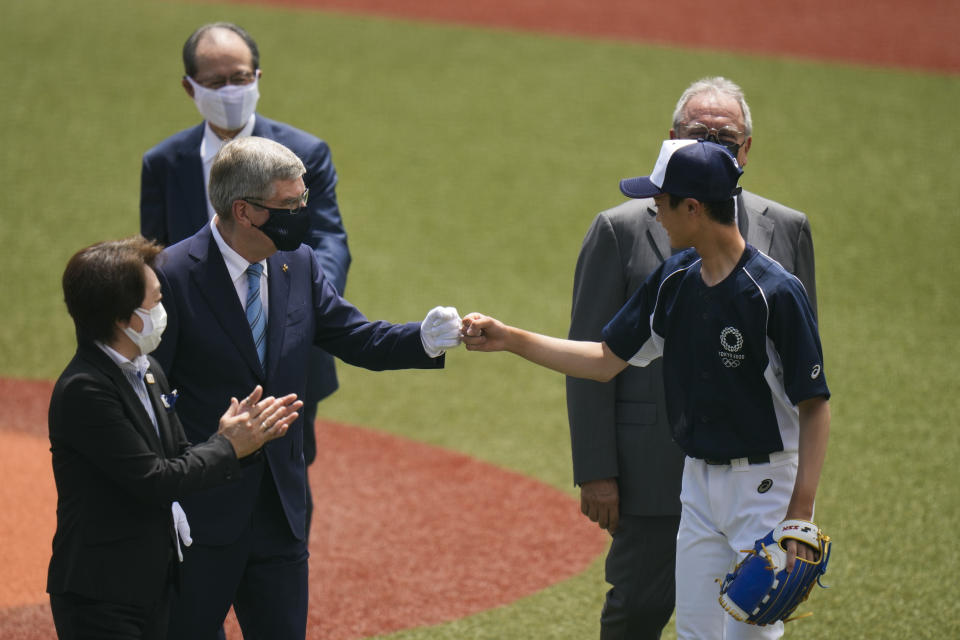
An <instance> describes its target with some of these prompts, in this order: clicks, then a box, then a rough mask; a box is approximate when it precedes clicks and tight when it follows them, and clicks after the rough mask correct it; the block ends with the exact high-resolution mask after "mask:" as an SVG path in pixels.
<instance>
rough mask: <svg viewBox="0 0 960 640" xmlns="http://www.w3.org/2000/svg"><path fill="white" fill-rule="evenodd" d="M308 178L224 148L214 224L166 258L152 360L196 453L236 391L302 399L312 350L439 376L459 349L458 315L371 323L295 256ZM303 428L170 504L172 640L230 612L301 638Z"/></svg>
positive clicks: (304, 258) (274, 150)
mask: <svg viewBox="0 0 960 640" xmlns="http://www.w3.org/2000/svg"><path fill="white" fill-rule="evenodd" d="M305 171H306V169H305V168H304V165H303V163H302V162H301V161H300V159H299V158H298V157H297V156H296V155H295V154H294V153H292V152H291V151H290V150H289V149H287V148H286V147H284V146H283V145H281V144H278V143H276V142H274V141H272V140H267V139H266V138H260V137H257V136H248V137H245V138H239V139H236V140H233V141H231V142H229V143H228V144H226V145H225V146H224V147H223V149H221V150H220V152H219V153H218V154H217V157H216V159H215V160H214V163H213V166H212V167H211V169H210V199H211V200H212V202H213V206H214V208H215V209H216V212H217V213H216V215H215V216H214V217H213V220H212V221H211V222H210V223H209V224H207V225H205V226H204V227H203V228H202V229H201V230H200V231H198V232H197V233H195V234H194V235H193V236H191V237H190V238H188V239H187V240H185V241H183V242H180V243H177V244H175V245H173V246H172V247H169V248H167V250H166V251H165V252H164V253H163V256H162V257H163V259H162V260H161V261H160V264H161V266H160V270H159V272H158V276H159V279H160V282H161V284H162V287H163V300H164V306H165V307H166V308H167V316H168V321H167V329H166V332H165V333H164V335H163V341H162V342H161V343H160V346H159V347H158V348H157V351H156V358H157V360H158V362H159V363H160V365H161V366H162V367H163V369H164V370H165V371H167V373H168V376H169V378H170V383H171V384H172V385H173V386H174V387H175V388H177V389H179V392H180V400H179V402H178V404H177V408H178V410H179V412H180V418H181V420H182V421H183V426H184V430H185V431H186V434H187V437H188V438H190V440H192V441H194V442H198V441H202V440H204V439H205V438H206V437H207V435H208V432H209V429H210V420H211V415H212V414H211V412H214V413H216V412H217V410H218V408H220V407H221V406H222V405H224V404H226V403H225V401H224V399H229V398H230V397H231V396H236V395H237V394H238V393H240V390H244V389H249V388H252V387H253V386H254V385H256V384H260V385H262V386H263V388H264V393H266V394H272V395H277V394H278V392H279V390H281V389H282V390H284V391H283V392H282V393H283V394H288V393H296V394H298V395H299V394H301V393H303V389H304V386H305V385H306V379H307V370H308V367H309V347H310V346H311V345H316V346H319V347H323V348H324V349H325V350H326V351H328V352H329V353H331V354H333V355H335V356H336V357H338V358H340V359H341V360H343V361H344V362H346V363H348V364H352V365H354V366H358V367H364V368H367V369H372V370H385V369H406V368H420V369H439V368H441V367H443V365H444V358H443V357H442V356H443V353H444V351H445V350H446V349H448V348H452V347H455V346H456V345H457V344H459V341H460V340H459V337H460V318H459V316H458V315H457V311H456V309H453V308H451V307H436V308H434V309H433V310H431V311H430V312H429V313H428V314H427V317H426V318H425V319H424V320H423V322H410V323H406V324H390V323H388V322H384V321H378V322H371V321H369V320H367V318H366V317H364V315H363V314H362V313H361V312H360V311H359V310H358V309H356V308H355V307H354V306H353V305H351V304H350V303H349V302H347V301H346V300H344V299H343V298H342V297H340V295H338V293H337V291H336V288H335V287H334V286H333V284H332V283H331V282H330V279H329V278H328V277H327V275H326V273H325V272H324V271H323V269H322V268H321V267H320V265H319V262H318V261H317V257H316V254H314V253H313V252H312V251H311V250H310V248H309V247H306V246H303V245H301V244H300V241H301V239H302V236H303V234H304V233H306V230H307V226H308V225H307V224H305V222H306V221H307V216H308V215H309V214H308V213H307V210H306V203H307V202H309V198H310V197H312V194H311V193H308V190H307V187H306V184H305V181H304V179H303V176H304V173H305ZM219 410H222V408H220V409H219ZM216 415H219V413H217V414H216ZM215 422H216V420H215V419H214V423H215ZM303 428H304V424H303V421H302V420H297V421H296V422H294V423H293V424H292V425H291V426H290V429H289V431H288V433H287V437H286V438H285V439H283V440H278V441H276V442H275V443H271V444H276V445H277V446H269V445H268V446H267V447H264V449H263V455H262V456H260V457H259V458H258V459H257V460H255V461H254V463H252V464H250V465H249V466H247V467H246V468H244V469H243V471H242V476H241V478H240V479H239V481H238V482H237V483H236V484H235V485H231V486H229V487H222V488H218V489H214V490H212V491H204V492H201V493H197V494H194V495H193V496H191V497H189V498H188V499H185V500H182V501H181V503H182V505H183V509H184V511H186V514H187V518H188V520H189V522H190V529H191V535H192V537H193V544H192V546H191V547H190V548H189V550H188V551H187V552H185V553H184V563H183V578H184V579H183V589H182V591H181V594H180V598H179V599H178V600H177V602H176V603H175V605H174V614H173V616H172V618H171V623H170V633H169V636H168V637H169V638H170V640H191V639H194V638H196V639H197V640H209V639H211V638H214V637H216V634H217V630H218V629H219V627H220V625H221V624H222V622H223V620H224V617H225V616H226V614H227V611H228V610H229V608H230V605H231V604H232V605H233V608H234V612H235V613H236V615H237V620H238V621H239V623H240V626H241V628H242V629H243V634H244V637H246V638H271V639H275V640H303V638H304V635H305V633H306V623H307V587H308V582H307V556H308V553H307V541H306V528H305V526H304V525H305V521H306V504H305V491H306V468H305V466H304V459H303V454H302V447H303ZM321 570H322V568H321Z"/></svg>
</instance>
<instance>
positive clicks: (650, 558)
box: [567, 77, 817, 640]
mask: <svg viewBox="0 0 960 640" xmlns="http://www.w3.org/2000/svg"><path fill="white" fill-rule="evenodd" d="M670 138H671V139H672V138H685V139H697V140H710V141H711V142H716V143H718V144H721V145H723V146H725V147H727V149H728V150H729V151H730V153H731V154H733V156H734V157H735V158H736V159H737V162H738V163H739V164H740V166H741V167H744V166H746V164H747V153H748V152H749V151H750V145H751V143H752V141H753V123H752V120H751V116H750V107H749V106H748V105H747V101H746V99H745V98H744V95H743V91H742V90H741V89H740V87H738V86H737V85H736V84H734V83H733V82H731V81H730V80H728V79H726V78H722V77H715V78H704V79H702V80H699V81H697V82H694V83H693V84H691V85H690V86H689V87H688V88H687V90H686V91H684V93H683V95H682V96H680V99H679V101H678V102H677V106H676V109H675V111H674V114H673V127H672V128H671V129H670ZM734 202H735V216H736V221H737V226H738V228H739V230H740V234H741V235H742V236H743V237H744V238H745V239H746V240H747V242H749V243H750V244H752V245H753V246H755V247H757V249H759V250H760V251H762V252H764V253H766V254H767V255H769V256H770V257H772V258H773V259H775V260H777V261H778V262H780V264H782V265H783V267H784V268H785V269H786V270H787V271H789V272H790V273H792V274H794V275H796V276H797V277H798V278H799V279H800V281H801V282H802V283H803V286H804V287H805V288H806V291H807V296H808V297H809V299H810V304H811V306H812V307H813V310H814V312H816V308H817V298H816V290H815V283H814V271H813V242H812V240H811V235H810V223H809V222H808V221H807V217H806V216H805V215H804V214H802V213H800V212H799V211H794V210H793V209H790V208H788V207H785V206H783V205H781V204H779V203H776V202H773V201H772V200H767V199H766V198H762V197H760V196H758V195H756V194H753V193H750V192H749V191H743V192H742V193H741V194H740V195H739V196H737V197H736V198H735V200H734ZM656 214H657V208H656V205H655V204H654V202H653V199H652V198H644V199H639V200H629V201H628V202H625V203H623V204H621V205H619V206H617V207H614V208H613V209H610V210H608V211H604V212H601V213H600V214H598V215H597V217H596V218H595V219H594V221H593V224H592V225H591V227H590V229H589V231H587V235H586V237H585V238H584V240H583V247H582V249H581V250H580V257H579V259H578V260H577V268H576V274H575V276H574V284H573V307H572V313H571V322H570V334H569V335H570V339H572V340H599V339H600V337H601V332H602V330H603V327H604V325H605V324H606V323H607V322H608V321H609V320H610V318H612V317H613V316H614V314H615V313H616V312H617V310H618V309H620V307H621V306H623V304H624V303H625V302H626V301H627V300H628V299H630V297H631V296H632V295H633V292H634V291H636V289H637V288H638V287H639V286H640V285H641V284H643V281H644V280H645V279H646V277H647V275H649V274H650V272H651V271H653V270H654V269H656V268H657V267H658V266H659V265H660V263H661V262H663V261H664V260H665V259H666V258H669V257H670V255H671V250H670V242H669V239H668V237H667V232H666V231H665V230H664V228H663V227H662V226H661V225H660V223H659V222H657V220H656ZM567 413H568V417H569V421H570V436H571V448H572V452H573V479H574V482H575V483H576V484H577V485H579V486H580V508H581V510H582V511H583V513H584V514H585V515H586V516H588V517H589V518H590V519H591V520H593V521H594V522H596V523H598V524H599V525H600V527H601V528H603V529H607V530H608V531H609V532H610V533H611V534H612V535H613V542H612V543H611V546H610V552H609V554H608V555H607V562H606V579H607V582H608V583H609V584H610V585H611V588H610V590H609V591H608V592H607V597H606V602H605V603H604V606H603V613H602V614H601V617H600V637H601V639H602V640H619V639H622V638H623V639H625V638H629V639H631V640H655V639H657V638H659V637H660V632H661V630H662V629H663V627H664V625H666V624H667V622H668V621H669V620H670V615H671V613H672V612H673V608H674V592H675V583H674V561H675V558H676V544H677V528H678V526H679V523H680V478H681V474H682V472H683V464H684V462H683V461H684V457H683V453H682V452H681V451H680V448H679V447H678V446H677V444H676V443H675V442H673V440H672V439H671V435H670V427H669V425H668V423H667V412H666V398H665V396H664V391H663V370H662V362H661V361H656V362H654V363H652V364H651V365H650V366H648V367H628V368H627V369H626V370H625V371H624V372H623V373H621V374H620V375H618V376H617V377H616V378H615V379H614V380H612V381H610V382H607V383H599V382H592V381H589V380H580V379H576V378H568V379H567ZM718 589H719V587H718ZM718 593H719V591H718Z"/></svg>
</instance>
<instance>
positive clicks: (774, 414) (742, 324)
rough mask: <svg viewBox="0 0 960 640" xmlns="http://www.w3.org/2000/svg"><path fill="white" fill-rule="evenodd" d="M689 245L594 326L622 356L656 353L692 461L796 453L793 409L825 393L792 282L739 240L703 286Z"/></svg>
mask: <svg viewBox="0 0 960 640" xmlns="http://www.w3.org/2000/svg"><path fill="white" fill-rule="evenodd" d="M700 267H701V258H700V256H699V254H697V252H696V251H694V250H693V249H688V250H686V251H683V252H681V253H678V254H676V255H674V256H672V257H670V258H669V259H668V260H667V261H666V262H664V263H663V264H662V265H661V266H660V267H659V268H658V269H657V270H656V271H654V272H653V273H651V274H650V277H649V278H647V280H646V282H645V283H644V284H643V285H642V286H641V287H640V288H639V289H638V290H637V291H636V293H634V295H633V297H632V298H631V299H630V300H628V301H627V303H626V304H625V305H624V306H623V308H621V309H620V311H619V312H617V315H616V316H615V317H614V318H613V319H612V320H611V321H610V322H609V323H608V324H607V326H606V327H604V329H603V339H604V341H605V342H606V343H607V345H608V346H609V347H610V349H611V350H612V351H613V352H614V353H615V354H617V356H619V357H620V358H622V359H623V360H626V361H628V362H629V363H630V364H632V365H635V366H646V365H647V364H649V363H650V362H652V361H653V360H655V359H656V358H658V357H663V376H664V388H665V390H666V395H667V418H668V420H669V422H670V424H671V426H672V429H673V437H674V439H675V440H676V441H677V444H678V445H680V447H681V448H682V449H683V451H684V453H686V454H687V455H688V456H691V457H694V458H740V457H746V456H752V455H762V454H768V453H773V452H775V451H796V450H797V444H798V440H799V432H800V424H799V410H798V408H797V405H798V404H799V403H800V402H801V401H803V400H807V399H809V398H813V397H816V396H823V397H825V398H829V397H830V391H829V389H828V388H827V382H826V378H825V376H824V372H823V353H822V349H821V346H820V336H819V334H818V332H817V323H816V319H815V318H814V315H813V311H812V309H811V307H810V303H809V301H808V299H807V295H806V292H805V291H804V289H803V285H802V284H801V283H800V281H799V280H798V279H797V278H796V277H795V276H793V275H791V274H790V273H788V272H787V271H786V270H784V268H783V267H782V266H780V264H779V263H777V262H776V261H775V260H773V259H772V258H770V257H769V256H767V255H765V254H763V253H761V252H759V251H757V249H756V248H754V247H753V246H751V245H749V244H748V245H747V247H746V250H745V251H744V253H743V256H742V257H741V258H740V261H739V262H738V263H737V266H736V267H735V268H734V270H733V271H732V272H731V273H730V275H729V276H728V277H727V278H725V279H724V280H723V281H722V282H720V283H718V284H716V285H714V286H712V287H708V286H706V285H705V284H704V282H703V279H702V278H701V276H700Z"/></svg>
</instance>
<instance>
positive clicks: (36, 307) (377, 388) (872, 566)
mask: <svg viewBox="0 0 960 640" xmlns="http://www.w3.org/2000/svg"><path fill="white" fill-rule="evenodd" d="M0 15H2V16H3V18H2V20H0V54H2V59H3V60H4V68H3V70H2V72H0V97H2V99H0V122H3V126H4V136H3V144H2V145H0V169H2V170H0V202H2V204H0V210H2V212H3V213H2V224H0V246H2V247H3V248H4V249H3V252H2V253H0V272H2V274H3V275H2V278H0V287H2V297H3V299H4V300H5V301H6V304H5V305H4V317H3V321H2V322H0V375H2V376H12V377H25V378H41V379H51V378H54V377H55V376H56V375H57V374H58V373H59V371H60V370H61V369H62V367H63V366H64V365H65V363H66V362H67V360H68V359H69V357H70V356H71V354H72V351H73V346H74V339H73V332H72V325H71V323H70V321H69V318H68V317H67V314H66V312H65V309H64V307H63V303H62V301H61V294H60V288H59V287H60V283H59V278H60V275H61V273H62V270H63V266H64V265H65V263H66V260H67V259H68V257H69V256H70V255H71V254H72V253H73V252H74V251H76V250H77V249H79V248H81V247H83V246H85V245H87V244H90V243H93V242H96V241H99V240H103V239H108V238H117V237H122V236H125V235H130V234H132V233H135V232H136V231H137V230H138V199H139V171H140V156H141V155H142V153H143V152H144V151H145V150H146V149H147V148H149V147H150V146H152V145H153V144H155V143H156V142H158V141H159V140H161V139H162V138H164V137H166V136H167V135H169V134H171V133H172V132H174V131H177V130H180V129H183V128H186V127H188V126H191V125H193V124H195V123H196V122H198V121H199V117H198V114H197V113H196V109H195V108H194V106H193V104H192V102H191V101H190V100H189V99H188V98H187V97H186V96H185V95H184V93H183V91H182V89H181V88H180V86H179V82H180V76H181V74H182V67H181V65H180V62H179V55H180V47H181V45H182V43H183V40H184V39H185V38H186V36H187V35H188V34H189V33H190V31H191V30H192V29H193V28H194V27H196V26H197V25H198V24H201V23H203V22H207V21H212V20H219V19H226V20H232V21H235V22H238V23H240V24H242V25H244V26H246V27H247V28H248V29H249V30H250V31H251V32H252V33H253V34H254V36H255V37H256V38H257V40H258V43H259V44H260V48H261V52H262V65H263V69H264V76H263V80H262V83H261V93H262V95H263V97H262V99H261V102H260V111H261V112H262V113H264V114H265V115H268V116H269V117H272V118H275V119H279V120H283V121H286V122H289V123H292V124H294V125H296V126H299V127H300V128H303V129H306V130H308V131H311V132H313V133H315V134H317V135H320V136H321V137H323V138H325V139H326V140H327V141H328V142H329V143H330V145H331V147H332V149H333V154H334V162H335V163H336V166H337V169H338V171H339V176H340V184H339V188H338V194H339V198H340V203H341V209H342V212H343V216H344V220H345V223H346V227H347V231H348V233H349V236H350V245H351V249H352V252H353V257H354V262H353V267H352V268H351V270H350V275H349V280H348V285H347V297H348V298H349V299H350V300H352V301H353V302H354V303H356V304H357V305H358V306H359V307H360V308H361V309H363V310H364V311H365V312H366V313H367V315H368V316H370V317H375V318H385V319H390V320H396V321H407V320H419V319H420V318H422V317H423V315H424V314H425V313H426V312H427V310H429V309H430V308H431V307H433V306H435V305H440V304H442V305H454V306H456V307H457V308H458V309H459V310H460V312H461V313H466V312H468V311H474V310H478V311H483V312H485V313H489V314H492V315H495V316H497V317H499V318H501V319H503V320H504V321H506V322H509V323H511V324H517V325H519V326H523V327H525V328H529V329H534V330H537V331H541V332H545V333H549V334H552V335H563V334H565V332H566V329H567V321H568V316H569V309H570V293H571V281H572V276H573V269H574V264H575V261H576V257H577V252H578V250H579V247H580V242H581V240H582V237H583V234H584V232H585V231H586V229H587V226H588V225H589V223H590V221H591V219H592V218H593V216H594V215H595V214H596V212H598V211H600V210H601V209H604V208H607V207H611V206H614V205H616V204H618V203H619V202H620V201H621V200H622V199H621V197H620V195H619V192H618V190H617V181H618V180H619V179H620V178H622V177H626V176H630V175H641V174H646V173H649V170H650V169H651V168H652V166H653V161H654V160H655V158H656V154H657V152H658V149H659V145H660V141H661V140H662V139H663V138H664V137H666V135H667V131H668V129H669V127H670V118H671V115H672V111H673V107H674V104H675V101H676V99H677V97H678V96H679V94H680V93H681V92H682V90H683V89H684V88H685V86H686V85H687V84H688V83H689V82H690V81H692V80H694V79H696V78H698V77H701V76H704V75H714V74H722V75H727V76H729V77H731V78H733V79H734V80H736V81H738V82H739V83H740V84H741V85H742V86H743V87H744V89H745V90H746V92H747V96H748V99H749V101H750V103H751V106H752V108H753V112H754V129H755V131H754V133H755V138H754V146H753V150H752V151H751V153H750V162H749V164H748V166H747V168H746V174H745V176H744V178H743V180H742V184H743V185H744V186H745V187H746V188H748V189H750V190H752V191H755V192H758V193H760V194H762V195H765V196H767V197H770V198H773V199H776V200H779V201H781V202H783V203H785V204H788V205H791V206H793V207H795V208H798V209H801V210H803V211H805V212H806V213H807V214H808V215H809V217H810V220H811V223H812V226H813V233H814V241H815V244H816V255H817V279H818V293H819V311H820V320H821V333H822V337H823V344H824V350H825V358H826V369H825V371H826V374H827V377H828V380H829V383H830V386H831V389H832V391H833V393H834V396H833V399H832V401H831V406H832V411H833V433H832V437H831V443H830V450H829V453H828V457H827V462H826V467H825V470H824V474H823V479H822V482H821V489H820V492H819V500H818V512H817V519H818V521H819V523H820V524H821V525H822V526H823V527H824V529H825V530H826V531H827V533H829V534H830V535H831V536H832V537H833V538H834V541H835V546H834V553H833V557H832V560H831V565H830V571H829V572H828V575H827V580H826V582H827V583H828V584H830V585H831V586H832V588H831V589H830V590H829V591H818V592H816V593H814V595H813V596H812V598H811V602H810V606H808V607H807V608H808V609H811V610H814V611H815V612H816V615H815V616H814V617H813V618H811V619H808V620H804V621H801V622H797V623H792V624H791V625H790V629H791V631H789V633H788V635H794V634H796V635H800V634H803V635H806V636H808V637H816V638H844V639H858V638H864V639H871V640H876V639H885V638H890V639H898V638H931V639H933V638H935V639H942V638H947V637H952V634H955V633H956V624H957V622H960V604H958V603H960V587H958V586H957V584H958V582H957V580H956V575H957V574H958V572H960V552H958V550H957V546H956V544H955V542H954V536H953V532H954V531H956V530H958V529H960V515H958V506H960V488H958V487H960V477H958V475H960V474H958V471H957V464H956V459H957V458H958V456H960V435H958V434H960V430H958V428H957V424H956V421H957V414H958V409H960V399H958V398H960V382H958V381H960V358H958V356H960V349H958V341H957V337H956V331H957V328H958V322H957V318H958V317H960V301H958V300H960V297H958V293H960V291H958V289H960V286H958V280H960V260H958V256H957V249H956V244H957V242H958V240H960V216H958V202H960V180H958V179H957V174H958V170H960V160H958V157H957V149H958V147H960V128H958V126H957V123H956V116H955V114H956V110H957V104H958V103H960V78H958V77H957V76H945V75H936V74H926V73H908V72H904V71H885V70H879V69H869V68H863V67H853V66H845V65H831V64H824V63H812V62H801V61H791V60H784V59H770V58H759V57H748V56H740V55H732V54H724V53H711V52H703V51H697V52H692V51H684V50H680V49H668V48H656V47H646V46H641V45H639V44H637V45H631V44H624V43H612V42H601V41H590V40H577V39H572V38H557V37H546V36H540V35H533V34H521V33H512V32H506V31H491V30H483V29H473V28H461V27H452V26H438V25H420V24H415V23H412V22H403V21H391V20H384V19H378V18H359V17H347V16H342V15H337V14H331V13H322V12H306V11H302V12H298V11H293V10H270V9H267V8H262V7H255V6H248V5H217V4H185V3H180V2H167V1H160V0H142V1H139V2H126V1H120V0H87V1H85V2H83V3H64V2H56V1H54V0H31V1H30V2H25V1H21V0H0ZM339 371H340V376H341V390H340V391H339V392H338V393H337V394H336V395H335V396H333V397H332V398H331V399H330V400H328V401H327V402H325V403H324V404H323V405H322V406H321V410H320V414H321V416H322V417H326V418H329V419H334V420H338V421H343V422H348V423H353V424H362V425H367V426H371V427H374V428H377V429H382V430H386V431H390V432H393V433H396V434H399V435H402V436H406V437H409V438H414V439H417V440H421V441H425V442H429V443H432V444H436V445H440V446H444V447H449V448H452V449H457V450H460V451H464V452H467V453H469V454H472V455H475V456H477V457H479V458H483V459H485V460H489V461H492V462H494V463H496V464H499V465H502V466H505V467H509V468H512V469H516V470H519V471H521V472H523V473H526V474H528V475H531V476H534V477H536V478H539V479H541V480H543V481H544V482H547V483H549V484H551V485H554V486H557V487H560V488H562V489H564V490H566V491H568V492H569V493H570V494H571V495H575V492H574V490H573V487H572V486H571V482H570V468H569V467H570V463H569V442H568V435H567V425H566V416H565V405H564V386H563V378H562V377H561V376H559V375H558V374H555V373H551V372H548V371H545V370H541V369H538V368H535V367H534V366H532V365H528V364H526V363H524V362H521V361H519V360H518V359H516V358H514V357H512V356H508V355H504V354H491V355H487V354H470V353H467V352H465V351H462V350H459V351H456V352H453V353H451V354H450V355H449V356H448V361H447V369H446V371H444V372H440V373H438V372H422V371H417V372H397V373H371V372H367V371H362V370H357V369H351V368H349V367H347V366H340V368H339ZM505 526H509V523H506V524H505ZM604 588H605V587H604V583H603V578H602V561H601V560H600V559H598V560H597V562H595V563H594V564H593V565H592V566H591V568H590V569H588V570H587V571H586V572H585V573H584V574H582V575H580V576H577V577H574V578H572V579H570V580H568V581H565V582H563V583H560V584H558V585H555V586H553V587H551V588H549V589H547V590H545V591H543V592H541V593H538V594H534V595H532V596H530V597H528V598H525V599H523V600H521V601H519V602H517V603H514V604H511V605H508V606H505V607H502V608H499V609H496V610H493V611H489V612H485V613H482V614H479V615H476V616H472V617H470V618H467V619H465V620H461V621H457V622H453V623H450V624H447V625H442V626H440V627H436V628H429V629H418V630H411V631H406V632H401V633H398V634H395V635H393V636H390V637H396V638H402V639H403V640H421V639H423V640H426V639H431V640H432V639H440V638H457V639H473V638H476V639H486V638H491V639H492V638H506V639H512V638H530V637H542V638H570V639H574V638H577V639H580V638H587V637H595V636H596V634H597V618H598V615H599V608H600V606H601V603H602V594H603V590H604ZM794 625H796V626H794ZM668 637H673V636H670V635H668Z"/></svg>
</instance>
